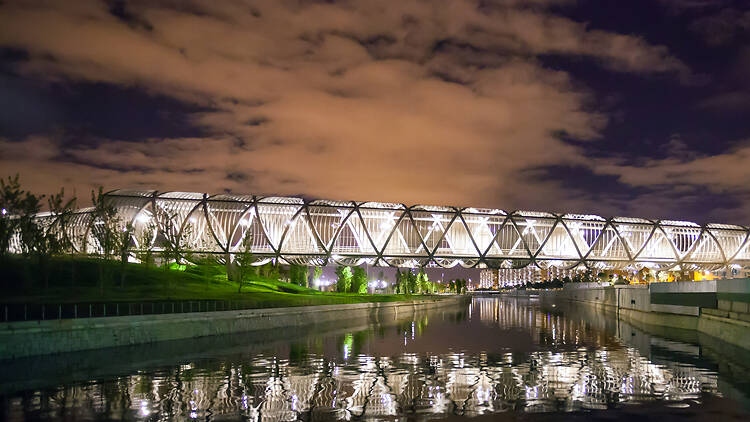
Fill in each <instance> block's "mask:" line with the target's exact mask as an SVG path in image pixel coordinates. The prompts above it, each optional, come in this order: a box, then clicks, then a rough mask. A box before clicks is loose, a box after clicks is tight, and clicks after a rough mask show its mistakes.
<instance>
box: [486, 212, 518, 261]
mask: <svg viewBox="0 0 750 422" xmlns="http://www.w3.org/2000/svg"><path fill="white" fill-rule="evenodd" d="M509 218H510V217H509V216H508V214H505V220H503V223H502V224H501V225H500V227H499V228H498V229H497V231H496V232H495V234H494V235H493V236H492V239H491V240H490V244H489V245H488V246H487V249H485V250H484V253H483V254H480V255H479V260H480V261H484V260H486V259H487V254H488V253H490V249H492V245H493V244H494V243H495V242H497V237H498V236H499V235H500V232H501V231H502V230H503V229H504V228H505V225H506V224H508V219H509ZM519 237H520V235H519ZM499 246H500V245H498V249H500V248H499Z"/></svg>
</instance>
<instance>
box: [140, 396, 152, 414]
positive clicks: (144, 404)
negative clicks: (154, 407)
mask: <svg viewBox="0 0 750 422" xmlns="http://www.w3.org/2000/svg"><path fill="white" fill-rule="evenodd" d="M149 414H151V411H150V410H148V402H147V401H146V400H143V401H141V416H148V415H149Z"/></svg>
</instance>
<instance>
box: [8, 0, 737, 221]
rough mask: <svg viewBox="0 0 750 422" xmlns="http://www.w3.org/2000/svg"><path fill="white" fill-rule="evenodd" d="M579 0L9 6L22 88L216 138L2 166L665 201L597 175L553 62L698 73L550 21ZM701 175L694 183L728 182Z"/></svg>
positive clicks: (584, 200)
mask: <svg viewBox="0 0 750 422" xmlns="http://www.w3.org/2000/svg"><path fill="white" fill-rule="evenodd" d="M566 3H567V2H565V1H562V2H558V1H536V2H534V3H533V4H530V3H528V2H520V1H498V2H472V1H451V2H448V1H446V2H422V1H399V2H394V3H392V4H389V5H388V6H385V5H384V4H382V3H381V2H373V1H361V2H359V1H349V2H341V3H330V2H307V1H291V0H289V1H278V0H273V1H270V0H269V1H258V2H251V3H250V2H240V1H221V2H214V1H198V0H195V1H190V2H179V3H175V2H168V1H163V2H162V1H137V2H132V3H126V5H125V6H124V8H120V9H117V10H115V11H114V13H113V11H110V10H109V9H108V8H107V6H106V3H104V2H94V1H76V2H57V1H21V2H13V3H12V4H10V3H8V4H4V5H3V6H0V27H2V28H3V31H0V46H5V47H9V48H14V49H20V50H23V51H26V52H28V59H27V60H23V61H19V62H18V63H17V64H16V68H15V69H16V71H17V72H19V73H20V74H22V75H24V76H26V77H33V78H44V79H54V80H57V81H61V82H62V83H76V82H94V83H106V84H114V85H118V86H125V87H133V88H137V89H140V90H144V91H146V92H149V93H154V94H158V95H167V96H170V97H173V98H176V99H179V100H180V101H183V102H186V103H192V104H195V105H198V106H200V107H201V108H202V109H203V110H207V111H201V112H194V113H190V114H189V116H188V119H187V122H188V123H189V124H190V125H192V126H194V127H195V128H200V133H201V136H197V135H196V136H193V137H189V136H184V137H173V138H168V139H160V138H154V139H144V140H140V141H137V142H134V141H131V140H124V139H118V138H117V137H112V138H111V139H98V140H96V141H95V142H87V143H86V144H72V145H71V143H70V142H67V141H64V140H63V139H62V137H61V136H58V135H56V134H47V135H46V136H34V137H31V138H26V139H24V140H21V141H10V140H7V139H4V140H3V139H0V166H2V168H3V169H5V170H6V171H7V172H8V173H14V172H21V173H22V175H23V178H24V180H26V181H27V183H29V184H30V186H31V187H33V188H35V189H39V190H42V191H50V190H53V189H56V187H57V185H59V184H60V183H62V184H66V185H68V186H74V187H77V188H78V189H79V190H87V189H88V188H90V187H92V185H94V184H97V185H98V184H103V185H105V187H108V188H115V187H149V188H157V189H162V190H191V191H193V190H195V191H208V192H221V191H226V190H229V191H234V192H249V193H279V194H305V195H308V196H318V197H329V198H341V199H359V200H384V201H396V202H406V203H419V202H421V203H432V204H456V205H472V206H486V207H493V206H498V205H499V204H504V205H505V206H507V207H508V208H522V207H532V208H552V209H556V210H560V211H563V210H575V211H586V210H587V208H588V207H590V206H592V204H594V205H595V206H597V207H598V209H603V210H607V211H609V210H611V211H612V212H613V213H615V212H616V211H617V210H618V209H621V206H622V201H621V200H619V199H616V200H610V201H600V200H598V199H596V198H593V197H592V196H591V195H589V194H586V193H585V191H584V190H575V189H572V188H570V187H569V186H567V187H565V188H564V189H563V188H562V187H563V186H562V185H561V184H560V183H559V182H556V181H554V180H537V179H534V178H531V179H530V178H528V177H525V175H526V174H527V173H525V172H526V171H527V170H528V169H535V168H544V167H548V166H563V167H564V166H571V167H585V168H590V169H595V170H596V171H597V172H599V173H601V174H612V175H617V176H618V177H619V180H621V181H622V182H623V183H627V184H629V185H632V186H648V187H649V188H654V184H653V183H647V180H649V179H648V177H647V176H641V175H642V174H647V173H648V174H655V175H656V178H657V179H659V178H661V179H663V180H665V181H671V182H674V178H673V177H670V175H671V174H672V173H669V172H667V173H663V172H662V170H661V168H662V167H663V168H666V169H672V171H678V170H680V169H682V168H683V167H681V164H679V163H677V162H673V161H660V162H657V161H654V162H649V163H646V165H644V166H641V168H635V167H629V166H627V165H622V164H619V163H616V162H607V163H604V165H600V163H599V162H596V163H594V162H592V160H591V159H589V158H587V157H586V156H585V153H584V149H583V147H581V146H576V145H578V144H579V143H583V144H585V143H591V142H597V140H599V139H600V138H601V136H602V131H603V129H604V128H605V127H606V125H607V122H608V116H606V115H604V114H602V113H600V112H597V111H596V110H595V104H596V98H594V96H593V94H592V93H591V92H590V91H588V90H587V89H586V87H585V86H582V85H581V83H580V82H578V81H575V80H574V79H572V77H571V75H569V74H568V73H566V72H563V71H559V70H552V69H549V68H546V67H545V66H544V65H543V64H542V63H543V62H542V59H543V58H544V57H545V56H563V57H575V58H584V59H587V60H591V61H592V62H593V63H597V64H599V65H601V66H603V67H604V68H606V69H607V70H609V71H615V72H622V73H632V74H637V75H642V76H646V77H648V76H649V75H654V74H669V75H676V76H678V77H681V78H683V79H684V78H688V77H689V75H690V73H691V72H690V69H688V67H687V66H686V65H685V64H684V63H683V62H682V61H680V60H679V59H678V58H676V57H674V56H673V55H672V54H671V53H670V52H669V51H668V49H667V48H666V47H664V46H659V45H654V44H651V43H650V42H648V41H647V40H646V39H644V38H642V37H638V36H633V35H624V34H618V33H613V32H608V31H603V30H597V29H591V28H589V27H588V26H587V25H586V24H585V23H581V22H577V21H574V20H571V19H569V18H566V17H563V16H560V15H557V14H555V12H554V10H556V9H555V8H551V7H548V6H551V5H554V6H555V7H562V6H564V5H565V4H566ZM133 124H134V125H137V124H138V122H133ZM560 134H564V135H565V137H566V138H572V139H575V140H576V141H579V143H576V145H573V144H571V143H567V142H564V141H562V140H560ZM735 153H736V152H735ZM710 158H711V157H705V160H707V162H710V163H713V162H711V161H710ZM724 159H725V160H727V161H731V162H732V163H736V161H733V160H735V159H734V158H732V157H731V154H727V157H726V158H724ZM696 160H697V159H696ZM699 164H701V165H704V166H706V169H708V168H710V167H713V166H715V165H717V164H704V163H703V162H699ZM727 164H729V163H727ZM722 171H726V170H722ZM699 174H700V176H699V175H698V174H696V175H694V176H693V177H694V179H691V180H692V182H691V183H706V184H708V185H709V186H713V184H714V183H718V180H714V179H713V177H712V175H711V174H710V172H709V171H708V170H706V171H702V172H700V173H699ZM701 177H702V178H701ZM738 189H739V187H738Z"/></svg>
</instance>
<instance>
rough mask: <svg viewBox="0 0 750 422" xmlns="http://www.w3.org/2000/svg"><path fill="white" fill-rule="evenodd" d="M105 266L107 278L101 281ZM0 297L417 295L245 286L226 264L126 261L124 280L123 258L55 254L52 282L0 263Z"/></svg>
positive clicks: (265, 282)
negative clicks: (120, 260)
mask: <svg viewBox="0 0 750 422" xmlns="http://www.w3.org/2000/svg"><path fill="white" fill-rule="evenodd" d="M100 265H101V269H103V270H104V274H105V277H104V279H105V282H104V284H103V286H102V285H101V284H100V282H99V279H100V278H99V271H100ZM0 266H1V268H0V274H2V279H1V280H0V284H1V285H0V288H2V289H3V290H2V291H3V297H2V298H0V303H29V304H32V303H103V302H106V303H113V302H152V301H185V300H226V301H242V302H243V304H244V306H245V307H257V308H268V307H285V306H306V305H330V304H345V303H363V302H392V301H404V300H411V299H414V298H417V297H419V296H416V297H415V296H407V295H360V294H353V293H326V292H319V291H317V290H313V289H308V288H306V287H301V286H297V285H294V284H289V283H284V282H280V281H278V280H275V279H269V278H263V277H258V276H255V277H252V278H251V279H250V280H247V281H245V283H244V284H243V287H242V291H241V292H238V284H237V283H235V282H231V281H229V280H227V278H226V276H225V274H224V272H223V267H222V266H215V265H202V266H186V267H184V268H183V269H174V268H173V269H164V268H160V267H151V268H146V267H145V266H144V265H140V264H127V265H125V266H124V271H125V283H124V286H121V284H120V275H121V272H122V268H123V267H122V266H121V264H120V263H117V262H112V263H104V264H101V263H100V261H97V260H93V259H75V260H71V259H55V260H53V261H52V262H51V263H50V265H49V280H48V286H47V287H45V286H44V282H43V281H42V277H41V276H40V274H39V271H38V270H37V269H36V268H35V266H34V265H32V264H30V263H28V262H25V261H22V260H20V259H15V258H14V259H9V260H6V261H5V262H3V263H2V264H0Z"/></svg>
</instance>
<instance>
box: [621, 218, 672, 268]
mask: <svg viewBox="0 0 750 422" xmlns="http://www.w3.org/2000/svg"><path fill="white" fill-rule="evenodd" d="M649 221H650V222H651V224H652V225H651V233H649V234H648V237H647V238H646V240H645V241H644V242H643V245H641V248H640V249H638V252H637V253H635V254H634V255H633V260H636V259H638V258H639V257H640V256H641V253H643V250H644V249H646V245H648V242H650V241H651V238H653V237H654V233H656V224H657V223H656V222H654V221H653V220H649ZM670 243H671V242H670ZM625 247H626V248H627V245H625ZM631 252H632V251H631Z"/></svg>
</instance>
